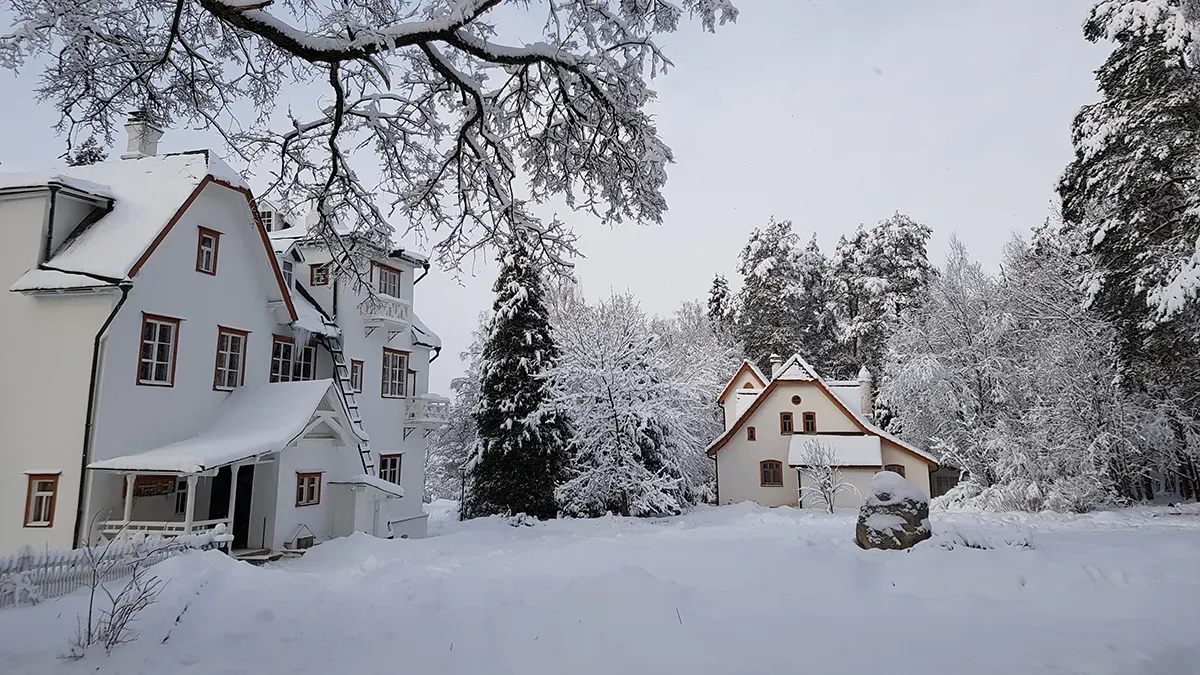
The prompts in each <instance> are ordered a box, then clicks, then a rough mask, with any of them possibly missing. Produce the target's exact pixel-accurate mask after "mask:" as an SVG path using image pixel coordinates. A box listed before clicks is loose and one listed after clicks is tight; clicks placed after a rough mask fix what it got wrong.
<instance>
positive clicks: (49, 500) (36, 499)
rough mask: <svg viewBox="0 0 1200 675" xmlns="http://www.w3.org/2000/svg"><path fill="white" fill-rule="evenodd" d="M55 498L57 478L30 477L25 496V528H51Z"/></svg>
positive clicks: (53, 476)
mask: <svg viewBox="0 0 1200 675" xmlns="http://www.w3.org/2000/svg"><path fill="white" fill-rule="evenodd" d="M57 496H58V476H56V475H39V476H30V477H29V491H28V492H27V493H26V494H25V527H50V526H52V525H53V524H54V503H55V501H57Z"/></svg>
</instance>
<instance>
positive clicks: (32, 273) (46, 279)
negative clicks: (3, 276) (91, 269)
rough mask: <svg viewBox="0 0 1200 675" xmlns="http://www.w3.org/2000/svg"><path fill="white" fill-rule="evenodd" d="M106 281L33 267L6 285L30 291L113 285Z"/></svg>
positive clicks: (25, 291)
mask: <svg viewBox="0 0 1200 675" xmlns="http://www.w3.org/2000/svg"><path fill="white" fill-rule="evenodd" d="M113 286H115V284H112V283H110V282H107V281H100V280H99V279H93V278H92V277H89V276H86V275H83V274H67V273H66V272H59V271H58V270H48V269H41V268H37V267H35V268H33V269H31V270H29V271H28V272H26V273H25V274H22V275H21V278H20V279H17V281H16V283H14V284H13V285H12V286H9V287H8V290H10V291H16V292H22V293H32V292H37V291H78V290H84V289H88V288H106V287H113Z"/></svg>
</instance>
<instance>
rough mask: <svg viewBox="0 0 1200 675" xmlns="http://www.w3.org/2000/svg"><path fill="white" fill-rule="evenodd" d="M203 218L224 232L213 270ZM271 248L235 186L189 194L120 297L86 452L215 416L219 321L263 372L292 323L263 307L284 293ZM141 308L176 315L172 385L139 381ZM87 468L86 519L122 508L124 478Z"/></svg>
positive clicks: (196, 426) (138, 442)
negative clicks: (199, 252)
mask: <svg viewBox="0 0 1200 675" xmlns="http://www.w3.org/2000/svg"><path fill="white" fill-rule="evenodd" d="M200 226H203V227H206V228H208V229H211V230H216V231H218V232H220V233H221V235H222V236H221V238H220V248H219V251H218V256H217V273H216V275H215V276H211V275H207V274H202V273H200V272H197V271H196V269H195V268H196V243H197V237H198V235H199V231H198V228H199V227H200ZM268 255H269V254H268V253H267V252H266V251H265V250H264V247H263V243H262V240H261V237H260V235H259V234H258V232H257V230H256V229H255V225H254V223H253V220H252V219H251V216H250V212H249V210H248V208H247V205H246V200H245V198H244V197H243V196H242V195H241V194H239V193H237V192H234V191H233V190H229V189H227V188H224V187H221V186H219V185H215V184H210V185H209V186H207V187H206V188H205V189H204V190H203V191H202V192H201V193H200V195H199V196H198V197H197V198H196V199H195V200H194V201H193V202H192V204H191V206H190V207H189V208H188V209H187V211H185V212H184V213H183V214H182V216H181V217H180V218H179V220H178V221H177V222H176V223H175V226H174V227H173V228H172V229H171V230H170V232H169V233H168V234H167V235H166V237H165V238H164V239H163V240H162V242H161V243H160V244H159V246H158V248H157V249H156V250H155V251H154V253H153V254H152V255H151V256H150V258H149V260H148V261H147V263H146V264H145V265H144V266H143V267H142V268H141V270H140V272H139V273H138V274H137V276H136V277H134V286H133V289H132V290H131V291H130V292H129V297H128V299H127V300H126V303H125V306H124V307H123V308H122V309H121V311H120V312H119V313H118V314H117V317H116V319H115V320H114V321H113V324H112V326H111V327H110V328H109V331H108V337H107V339H106V344H105V355H104V359H103V362H102V364H103V365H102V371H101V386H100V396H99V398H98V400H97V409H96V413H97V414H96V424H95V428H94V439H93V452H92V460H93V461H95V460H100V459H107V458H111V457H117V456H121V455H127V454H132V453H137V452H142V451H145V450H149V449H152V448H155V447H159V446H161V445H165V444H167V443H171V442H174V441H178V440H181V439H184V438H187V437H189V436H192V435H194V434H195V433H197V432H198V431H200V430H201V429H202V428H204V425H206V424H208V423H209V422H210V421H211V420H212V418H213V413H214V412H215V411H216V409H217V407H218V406H219V405H220V404H221V402H222V401H223V400H225V398H226V397H227V396H228V393H227V392H224V391H214V389H213V371H214V366H215V363H216V349H217V330H218V326H225V327H229V328H237V329H241V330H245V331H249V333H250V335H249V337H248V339H247V343H246V363H245V383H246V384H247V385H257V384H262V383H266V382H267V381H268V380H269V377H270V356H271V335H272V333H281V334H287V331H289V330H290V329H287V328H286V327H285V326H280V325H279V324H278V323H277V321H276V318H275V315H274V314H273V313H272V312H271V311H270V310H269V309H268V301H269V300H272V299H274V298H279V297H281V295H280V291H279V290H278V285H277V284H276V282H275V281H274V278H273V272H272V270H271V267H270V262H269V260H270V259H269V258H268V257H267V256H268ZM144 312H147V313H151V314H160V315H165V316H170V317H174V318H179V319H182V323H181V325H180V328H179V335H178V351H177V355H176V364H175V382H174V386H173V387H156V386H142V385H138V384H136V381H137V369H138V361H139V356H140V349H141V330H142V315H143V313H144ZM92 474H93V476H92V481H91V485H90V490H91V492H90V494H89V495H88V499H87V502H88V509H87V513H88V518H89V520H90V518H91V516H92V514H95V513H97V512H101V513H104V512H111V513H112V514H113V517H119V516H120V513H121V502H120V497H121V481H122V480H123V479H122V477H121V476H119V475H116V474H110V473H106V472H92ZM255 483H256V484H257V483H258V480H257V477H256V480H255ZM256 487H257V485H256ZM197 513H203V514H207V510H206V509H205V510H204V511H199V510H198V511H197ZM251 531H252V532H253V531H254V527H251Z"/></svg>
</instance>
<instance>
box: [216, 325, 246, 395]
mask: <svg viewBox="0 0 1200 675" xmlns="http://www.w3.org/2000/svg"><path fill="white" fill-rule="evenodd" d="M225 336H229V337H230V338H235V337H236V338H238V339H239V340H240V341H241V344H242V348H241V352H240V353H239V354H238V369H237V380H238V383H237V384H235V385H233V386H229V385H225V384H221V370H222V367H221V353H222V352H221V339H222V338H224V337H225ZM249 342H250V331H248V330H242V329H240V328H230V327H229V326H220V325H219V326H217V356H216V364H215V365H214V366H213V391H233V390H234V389H237V388H238V387H244V386H246V352H247V351H249V346H248V343H249ZM229 353H230V354H232V352H229ZM227 366H228V364H226V367H225V369H224V370H226V371H229V370H231V369H230V368H228V367H227Z"/></svg>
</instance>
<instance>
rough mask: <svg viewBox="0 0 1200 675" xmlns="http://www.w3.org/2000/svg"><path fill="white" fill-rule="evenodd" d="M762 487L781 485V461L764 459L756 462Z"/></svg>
mask: <svg viewBox="0 0 1200 675" xmlns="http://www.w3.org/2000/svg"><path fill="white" fill-rule="evenodd" d="M758 468H759V472H760V473H761V474H762V486H763V487H783V462H781V461H779V460H777V459H765V460H763V461H761V462H759V463H758Z"/></svg>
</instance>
